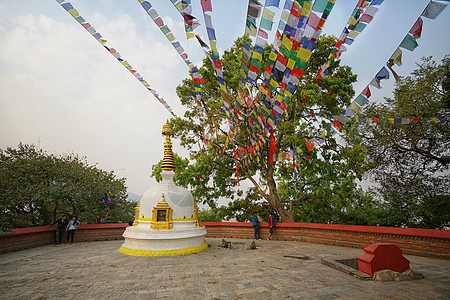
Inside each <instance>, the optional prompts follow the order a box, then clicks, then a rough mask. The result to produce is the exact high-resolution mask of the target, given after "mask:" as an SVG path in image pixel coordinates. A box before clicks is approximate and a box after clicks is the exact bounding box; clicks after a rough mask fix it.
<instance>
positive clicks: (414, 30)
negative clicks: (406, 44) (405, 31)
mask: <svg viewBox="0 0 450 300" xmlns="http://www.w3.org/2000/svg"><path fill="white" fill-rule="evenodd" d="M422 25H423V21H422V18H420V17H419V18H418V19H417V21H416V23H414V25H413V27H411V30H410V31H409V33H411V34H412V36H413V37H414V39H416V40H417V39H418V38H420V36H421V35H422Z"/></svg>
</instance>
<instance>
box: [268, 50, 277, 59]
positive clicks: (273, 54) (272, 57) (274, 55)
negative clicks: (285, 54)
mask: <svg viewBox="0 0 450 300" xmlns="http://www.w3.org/2000/svg"><path fill="white" fill-rule="evenodd" d="M269 59H270V60H277V54H276V53H275V52H270V54H269Z"/></svg>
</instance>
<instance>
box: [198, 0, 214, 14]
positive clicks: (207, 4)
mask: <svg viewBox="0 0 450 300" xmlns="http://www.w3.org/2000/svg"><path fill="white" fill-rule="evenodd" d="M200 1H201V2H200V3H201V4H202V9H203V12H207V11H211V12H212V6H211V0H200Z"/></svg>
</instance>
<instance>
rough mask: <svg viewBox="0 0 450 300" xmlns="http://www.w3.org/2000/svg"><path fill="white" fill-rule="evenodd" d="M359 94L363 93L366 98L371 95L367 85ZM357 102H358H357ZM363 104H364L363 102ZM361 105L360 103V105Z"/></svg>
mask: <svg viewBox="0 0 450 300" xmlns="http://www.w3.org/2000/svg"><path fill="white" fill-rule="evenodd" d="M361 94H363V95H364V96H366V98H370V96H371V95H372V94H371V93H370V89H369V86H366V87H365V89H364V90H363V91H362V92H361ZM358 104H359V103H358ZM364 105H365V104H364ZM361 106H362V105H361Z"/></svg>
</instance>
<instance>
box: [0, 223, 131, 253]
mask: <svg viewBox="0 0 450 300" xmlns="http://www.w3.org/2000/svg"><path fill="white" fill-rule="evenodd" d="M127 226H128V224H127V223H113V224H81V225H78V229H77V230H76V232H75V236H74V241H76V242H91V241H105V240H118V239H123V237H122V234H123V232H124V230H125V227H127ZM55 232H56V225H55V226H52V227H49V226H39V227H28V228H17V229H12V230H11V232H8V233H5V234H0V253H5V252H10V251H17V250H22V249H27V248H33V247H39V246H44V245H51V244H54V243H55V239H56V234H55ZM65 240H66V233H64V236H63V239H62V241H63V242H64V241H65Z"/></svg>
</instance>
